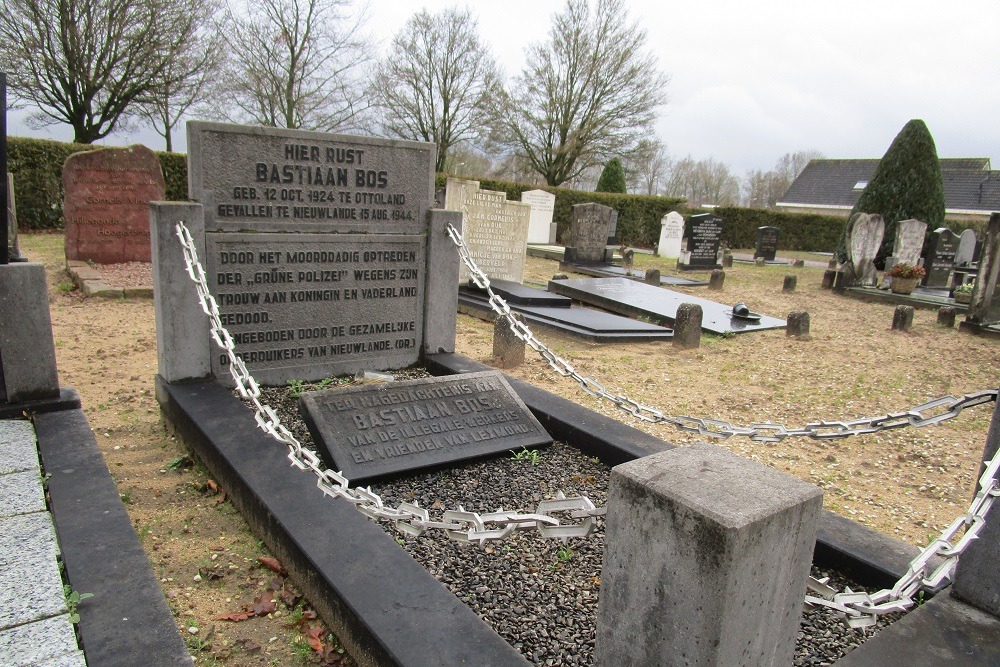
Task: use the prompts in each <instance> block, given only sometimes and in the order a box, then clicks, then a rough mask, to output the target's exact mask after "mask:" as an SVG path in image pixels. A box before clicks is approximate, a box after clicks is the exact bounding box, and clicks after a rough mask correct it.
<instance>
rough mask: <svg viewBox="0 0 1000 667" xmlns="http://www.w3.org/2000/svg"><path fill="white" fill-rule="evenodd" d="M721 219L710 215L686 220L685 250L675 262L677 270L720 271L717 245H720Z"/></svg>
mask: <svg viewBox="0 0 1000 667" xmlns="http://www.w3.org/2000/svg"><path fill="white" fill-rule="evenodd" d="M722 226H723V219H722V218H720V217H718V216H715V215H712V214H710V213H702V214H700V215H692V216H691V217H690V218H688V221H687V225H686V228H685V231H686V232H687V234H686V236H687V248H686V249H685V252H684V256H683V257H682V258H681V260H679V261H678V262H677V268H679V269H705V270H709V269H721V268H722V266H721V265H720V264H719V245H720V244H721V243H722Z"/></svg>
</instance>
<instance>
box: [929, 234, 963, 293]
mask: <svg viewBox="0 0 1000 667" xmlns="http://www.w3.org/2000/svg"><path fill="white" fill-rule="evenodd" d="M957 252H958V236H956V235H955V233H954V232H952V231H951V230H950V229H948V228H947V227H939V228H938V229H935V230H934V233H932V234H931V238H930V241H928V243H927V259H926V261H925V262H924V268H925V269H927V275H926V276H925V277H924V287H948V280H949V278H950V277H951V270H952V268H953V266H954V264H955V254H956V253H957Z"/></svg>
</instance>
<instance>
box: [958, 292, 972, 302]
mask: <svg viewBox="0 0 1000 667" xmlns="http://www.w3.org/2000/svg"><path fill="white" fill-rule="evenodd" d="M955 303H964V304H970V303H972V292H955Z"/></svg>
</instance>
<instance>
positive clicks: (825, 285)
mask: <svg viewBox="0 0 1000 667" xmlns="http://www.w3.org/2000/svg"><path fill="white" fill-rule="evenodd" d="M836 277H837V271H836V270H835V269H827V270H826V271H824V272H823V282H822V284H821V285H820V288H821V289H833V281H834V279H835V278H836Z"/></svg>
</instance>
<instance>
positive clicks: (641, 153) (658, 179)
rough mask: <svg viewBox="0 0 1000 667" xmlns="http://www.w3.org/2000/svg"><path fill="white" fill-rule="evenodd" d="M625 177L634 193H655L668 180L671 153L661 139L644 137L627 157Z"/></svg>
mask: <svg viewBox="0 0 1000 667" xmlns="http://www.w3.org/2000/svg"><path fill="white" fill-rule="evenodd" d="M624 162H625V178H626V180H627V181H628V187H629V190H631V191H632V192H633V193H641V194H646V195H655V194H657V192H658V191H659V189H660V186H661V185H662V184H663V183H664V182H665V181H666V177H667V173H668V171H669V169H670V154H669V153H668V152H667V147H666V146H664V145H663V142H661V141H660V140H659V139H643V140H641V141H640V142H639V143H638V145H637V146H636V148H635V150H633V151H632V153H631V154H629V155H626V156H625V159H624Z"/></svg>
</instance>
